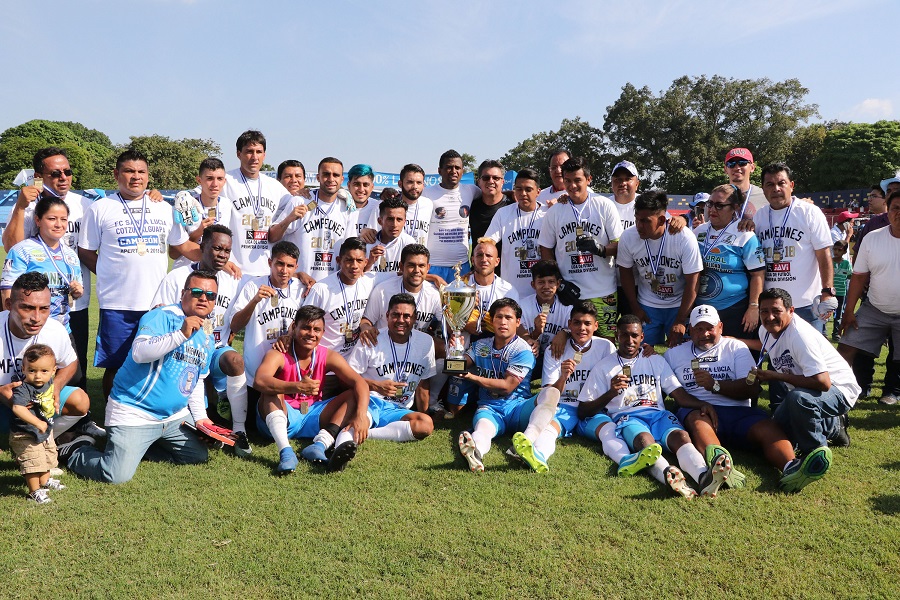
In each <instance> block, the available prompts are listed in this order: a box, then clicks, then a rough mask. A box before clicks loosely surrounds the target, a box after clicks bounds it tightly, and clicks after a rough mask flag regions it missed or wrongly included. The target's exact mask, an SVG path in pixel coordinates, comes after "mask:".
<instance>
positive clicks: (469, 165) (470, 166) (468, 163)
mask: <svg viewBox="0 0 900 600" xmlns="http://www.w3.org/2000/svg"><path fill="white" fill-rule="evenodd" d="M462 164H463V173H465V172H472V173H474V172H475V169H477V168H478V164H479V163H478V159H476V158H475V155H474V154H469V153H468V152H463V153H462Z"/></svg>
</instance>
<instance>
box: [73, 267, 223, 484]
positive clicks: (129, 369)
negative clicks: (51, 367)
mask: <svg viewBox="0 0 900 600" xmlns="http://www.w3.org/2000/svg"><path fill="white" fill-rule="evenodd" d="M217 291H218V284H217V283H216V275H215V273H212V272H209V271H194V272H193V273H191V274H190V275H188V278H187V280H186V281H185V284H184V290H183V291H182V292H181V303H180V304H171V305H169V306H163V307H160V308H155V309H153V310H151V311H150V312H148V313H147V314H145V315H144V316H143V317H141V320H140V323H139V324H138V331H137V336H136V337H135V339H134V343H133V345H132V347H131V350H129V352H128V356H127V357H126V359H125V362H124V363H123V365H122V368H121V369H119V370H118V372H117V373H116V376H115V379H114V380H113V387H112V392H111V393H110V395H109V402H108V403H107V405H106V425H107V428H108V433H109V435H108V440H107V442H106V450H105V451H104V452H100V451H99V450H97V449H96V448H94V447H92V446H86V445H87V444H89V443H90V442H87V441H82V442H79V441H78V440H76V441H73V442H72V443H71V444H69V445H68V446H67V447H65V448H60V452H59V458H60V461H61V462H67V463H68V467H69V469H70V470H72V471H74V472H75V473H77V474H79V475H81V476H83V477H87V478H89V479H95V480H97V481H103V482H107V483H124V482H126V481H129V480H130V479H131V478H132V477H133V476H134V473H135V471H137V467H138V464H139V463H140V462H141V459H142V458H144V455H145V454H146V455H147V456H148V457H150V458H157V459H161V460H169V461H171V462H174V463H180V464H187V463H200V462H205V461H206V459H207V458H208V452H207V449H206V446H205V445H204V444H203V443H202V442H201V441H200V440H199V439H197V436H196V435H195V434H194V433H193V432H191V431H189V430H188V428H187V427H186V426H185V425H184V423H194V422H195V423H196V424H198V425H200V424H206V425H212V421H210V420H209V419H207V418H206V401H205V398H204V386H203V383H202V381H203V379H204V378H206V376H207V375H209V364H210V360H211V358H212V355H213V352H215V349H216V341H215V338H214V337H213V328H212V324H211V323H210V322H209V319H208V318H209V316H210V314H212V312H213V309H214V308H215V305H216V295H217Z"/></svg>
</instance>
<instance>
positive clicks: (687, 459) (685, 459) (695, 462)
mask: <svg viewBox="0 0 900 600" xmlns="http://www.w3.org/2000/svg"><path fill="white" fill-rule="evenodd" d="M675 457H676V458H677V459H678V465H679V466H680V467H681V470H682V471H687V473H688V475H690V476H691V477H693V479H694V481H696V482H697V483H700V478H701V477H702V476H703V473H705V472H706V469H707V468H708V467H707V466H706V460H705V459H704V458H703V455H702V454H700V451H699V450H697V448H696V447H695V446H694V445H693V444H685V445H684V446H682V447H681V448H679V449H678V451H677V452H675Z"/></svg>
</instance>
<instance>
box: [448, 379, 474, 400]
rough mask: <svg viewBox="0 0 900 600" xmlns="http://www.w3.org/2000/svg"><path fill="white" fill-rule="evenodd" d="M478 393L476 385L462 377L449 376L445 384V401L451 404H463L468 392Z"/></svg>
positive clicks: (467, 398)
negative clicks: (447, 382)
mask: <svg viewBox="0 0 900 600" xmlns="http://www.w3.org/2000/svg"><path fill="white" fill-rule="evenodd" d="M472 393H475V394H478V388H477V387H476V385H475V384H474V383H473V382H471V381H469V380H468V379H463V378H462V377H451V378H450V383H449V384H448V385H447V403H448V404H450V405H452V406H463V405H464V404H466V403H467V402H468V401H469V394H472Z"/></svg>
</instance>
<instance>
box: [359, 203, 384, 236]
mask: <svg viewBox="0 0 900 600" xmlns="http://www.w3.org/2000/svg"><path fill="white" fill-rule="evenodd" d="M379 206H381V200H375V199H374V198H369V201H368V202H367V203H366V205H365V206H363V207H362V208H358V209H356V210H355V211H354V212H356V213H357V215H356V229H355V230H354V231H355V233H354V234H353V236H354V237H359V234H361V233H362V230H363V229H365V228H366V227H368V226H369V221H371V220H375V223H376V226H375V227H373V228H372V229H374V230H375V231H378V230H379V229H381V228H380V227H378V226H377V224H378V207H379Z"/></svg>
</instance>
